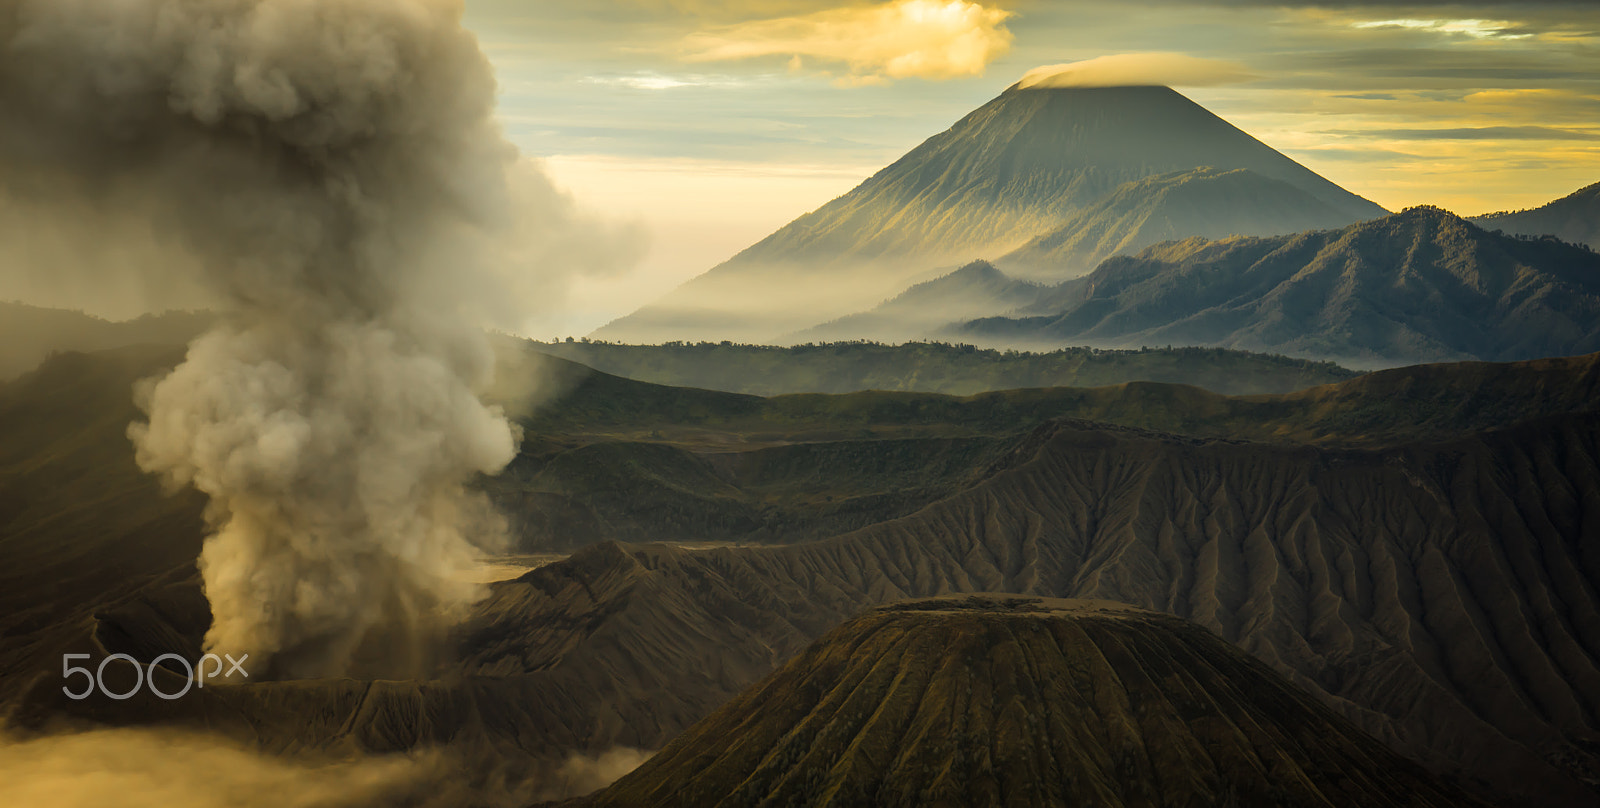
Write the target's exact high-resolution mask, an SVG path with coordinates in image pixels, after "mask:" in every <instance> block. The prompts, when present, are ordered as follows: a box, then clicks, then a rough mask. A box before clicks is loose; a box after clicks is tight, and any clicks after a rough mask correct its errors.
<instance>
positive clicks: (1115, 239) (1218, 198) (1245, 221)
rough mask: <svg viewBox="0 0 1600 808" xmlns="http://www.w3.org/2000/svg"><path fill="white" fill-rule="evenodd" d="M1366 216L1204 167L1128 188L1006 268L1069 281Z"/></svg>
mask: <svg viewBox="0 0 1600 808" xmlns="http://www.w3.org/2000/svg"><path fill="white" fill-rule="evenodd" d="M1359 218H1361V217H1356V216H1351V215H1349V213H1348V212H1347V210H1344V209H1341V208H1339V207H1335V206H1333V205H1329V204H1327V203H1325V202H1323V201H1322V200H1320V199H1318V198H1317V197H1316V196H1314V195H1313V194H1311V193H1309V192H1307V191H1305V190H1302V189H1301V188H1298V187H1296V186H1294V185H1292V184H1290V183H1288V182H1284V181H1282V180H1275V179H1270V178H1268V177H1265V176H1262V175H1261V174H1257V173H1256V172H1254V171H1251V170H1249V169H1243V168H1240V169H1234V170H1232V171H1219V170H1217V169H1213V168H1200V169H1195V170H1193V171H1179V172H1174V173H1171V174H1162V175H1160V176H1156V177H1146V178H1144V179H1140V180H1134V181H1133V182H1130V183H1127V184H1125V185H1123V186H1122V187H1120V188H1118V189H1116V190H1115V191H1112V192H1111V193H1110V194H1108V195H1106V196H1105V197H1102V198H1101V199H1099V200H1096V201H1095V202H1094V203H1093V204H1092V205H1090V206H1088V207H1086V208H1084V209H1082V210H1080V211H1078V212H1077V213H1074V214H1072V215H1070V216H1068V217H1067V219H1066V220H1065V221H1064V222H1062V223H1061V224H1060V225H1059V226H1057V227H1056V228H1055V229H1054V230H1052V231H1050V232H1049V233H1046V234H1045V235H1042V236H1039V237H1038V238H1035V239H1034V240H1032V241H1030V242H1028V243H1027V244H1025V245H1023V246H1022V247H1020V248H1018V249H1017V250H1016V251H1014V252H1012V253H1010V254H1008V255H1006V256H1004V257H1002V258H1001V259H1000V260H999V261H998V263H999V264H1000V265H1001V266H1003V267H1005V269H1006V270H1007V271H1008V272H1011V273H1013V274H1021V275H1023V276H1025V277H1033V278H1052V279H1062V278H1070V277H1075V276H1078V275H1082V274H1084V273H1086V272H1089V271H1090V270H1093V269H1094V268H1095V267H1097V266H1099V265H1100V262H1101V261H1104V260H1105V259H1107V258H1110V257H1111V256H1112V255H1117V254H1127V253H1133V252H1137V251H1139V250H1141V249H1144V248H1145V247H1148V246H1150V245H1152V244H1159V243H1161V242H1164V241H1177V240H1181V239H1185V238H1189V237H1191V236H1202V237H1204V238H1212V239H1215V238H1224V237H1227V236H1272V235H1278V234H1281V233H1299V232H1301V231H1303V230H1322V229H1328V228H1338V227H1344V226H1345V225H1348V224H1350V223H1351V222H1354V221H1356V220H1357V219H1359ZM993 313H1001V312H1000V311H999V310H994V312H993Z"/></svg>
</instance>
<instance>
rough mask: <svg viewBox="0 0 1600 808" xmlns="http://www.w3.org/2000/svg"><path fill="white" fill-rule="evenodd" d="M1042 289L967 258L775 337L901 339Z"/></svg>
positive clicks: (1030, 297) (1008, 305) (1000, 308)
mask: <svg viewBox="0 0 1600 808" xmlns="http://www.w3.org/2000/svg"><path fill="white" fill-rule="evenodd" d="M1045 294H1046V287H1044V286H1041V285H1039V284H1037V283H1030V282H1028V281H1023V280H1017V279H1015V278H1011V277H1009V276H1007V275H1006V274H1005V273H1003V272H1001V271H1000V270H998V269H995V268H994V265H993V264H990V263H989V262H988V261H973V262H972V263H970V264H968V265H966V266H964V267H962V268H960V269H958V270H956V271H954V272H952V273H950V274H948V275H941V276H940V277H938V278H935V279H933V280H931V281H923V282H922V283H919V284H916V285H914V286H912V287H911V288H910V289H907V290H906V291H904V292H901V293H900V294H898V295H896V296H894V297H892V298H890V299H888V300H885V301H884V302H882V303H879V304H878V305H877V306H874V307H873V308H872V309H870V310H868V311H864V312H860V313H857V314H851V315H847V316H845V317H840V318H839V319H837V320H830V321H829V322H826V323H823V324H821V325H816V326H812V327H811V328H807V329H804V330H801V331H796V332H794V333H792V334H785V335H783V336H781V337H779V338H778V340H777V341H778V342H779V343H782V344H795V343H800V342H832V341H837V340H877V341H881V342H906V341H908V340H914V339H920V338H924V337H927V336H928V335H929V334H932V333H934V332H935V331H937V330H939V329H940V328H941V327H943V326H944V325H946V324H948V323H952V322H959V321H964V320H971V319H974V318H977V317H985V316H988V315H992V314H1005V313H1008V312H1010V311H1012V310H1013V309H1015V308H1017V307H1019V306H1025V305H1027V304H1030V303H1033V302H1034V301H1036V300H1038V299H1039V298H1040V297H1041V296H1042V295H1045Z"/></svg>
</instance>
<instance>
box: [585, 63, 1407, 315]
mask: <svg viewBox="0 0 1600 808" xmlns="http://www.w3.org/2000/svg"><path fill="white" fill-rule="evenodd" d="M1202 166H1211V167H1214V168H1218V169H1223V170H1227V169H1236V168H1248V169H1250V170H1251V171H1253V172H1255V173H1256V174H1259V175H1261V176H1263V177H1267V178H1271V179H1274V180H1279V181H1282V182H1285V183H1288V184H1289V185H1292V186H1294V187H1295V188H1298V189H1300V190H1302V191H1304V192H1306V193H1307V194H1309V195H1310V196H1312V197H1314V198H1316V199H1317V200H1318V201H1320V202H1321V203H1322V204H1324V205H1326V206H1327V207H1329V208H1331V209H1332V210H1334V211H1337V212H1338V214H1339V215H1341V216H1344V217H1345V220H1346V221H1355V220H1359V219H1366V218H1371V217H1373V216H1380V215H1382V214H1383V213H1384V211H1383V209H1382V208H1379V207H1378V206H1377V205H1375V204H1373V203H1371V202H1369V201H1367V200H1365V199H1362V198H1360V197H1358V196H1355V195H1354V194H1351V193H1349V192H1348V191H1345V190H1344V189H1342V188H1339V187H1338V186H1336V185H1334V184H1333V183H1331V182H1329V181H1328V180H1326V179H1324V178H1322V177H1320V176H1318V175H1317V174H1315V173H1314V172H1312V171H1311V170H1309V169H1307V168H1305V167H1304V166H1302V165H1300V164H1298V163H1296V162H1294V161H1293V160H1291V159H1289V158H1288V157H1285V156H1284V155H1282V154H1280V153H1279V152H1277V151H1274V150H1273V149H1272V148H1270V147H1268V146H1266V145H1265V144H1263V143H1261V142H1260V141H1258V140H1256V139H1255V138H1253V137H1250V136H1249V135H1247V134H1245V133H1244V132H1241V131H1239V130H1238V129H1237V128H1235V127H1233V126H1232V125H1230V124H1229V123H1227V122H1226V121H1224V120H1222V119H1221V118H1218V117H1217V116H1215V115H1213V114H1211V113H1210V112H1208V111H1206V110H1205V109H1204V108H1202V107H1200V106H1199V105H1197V104H1195V103H1194V102H1192V101H1190V100H1189V99H1187V98H1184V97H1183V96H1182V95H1179V94H1178V93H1176V92H1174V91H1172V90H1171V89H1168V88H1165V87H1100V88H1044V89H1041V88H1034V89H1019V88H1018V87H1012V88H1011V89H1008V90H1006V91H1005V92H1004V93H1002V94H1001V95H1000V96H999V97H997V98H995V99H994V100H993V101H990V102H989V103H987V104H985V105H984V106H982V107H980V108H979V109H977V110H976V111H974V112H972V113H971V114H969V115H968V116H966V117H965V118H963V119H961V120H960V121H958V122H957V123H956V124H955V125H954V126H952V127H951V128H950V129H948V130H946V131H945V132H942V133H940V134H938V135H935V136H933V137H932V138H929V139H928V140H927V141H925V142H924V143H923V144H922V145H920V146H918V147H917V148H915V149H913V150H912V151H910V152H909V153H907V154H906V155H905V156H904V157H901V158H900V159H899V160H897V161H895V162H894V163H893V164H892V165H890V166H889V167H887V168H885V169H883V170H882V171H879V172H878V173H877V174H874V175H873V176H872V177H870V178H869V179H867V180H866V181H865V182H863V183H862V184H861V185H859V186H857V187H856V188H855V189H854V190H852V191H850V192H849V193H847V194H845V195H844V196H841V197H839V198H837V199H835V200H833V201H832V202H829V203H828V204H826V205H824V206H822V207H821V208H819V209H817V210H815V211H813V212H811V213H808V214H806V215H804V216H801V217H800V218H798V219H796V220H795V221H793V222H791V223H789V224H788V225H786V226H784V227H783V228H782V229H780V230H778V231H777V232H775V233H773V234H772V235H770V236H768V237H767V238H765V239H763V240H761V241H760V242H758V243H756V244H754V245H752V246H751V247H749V248H748V249H746V250H744V251H743V252H741V253H739V254H738V255H736V256H734V257H733V258H731V259H729V260H728V261H727V262H725V263H723V264H721V265H720V266H717V267H715V268H714V269H712V270H710V271H709V272H707V273H705V274H704V275H701V276H699V277H697V278H695V279H693V280H691V281H689V282H688V283H686V284H684V285H683V286H681V287H679V288H678V289H676V290H675V291H673V292H672V293H671V294H669V295H667V296H666V297H664V298H662V299H661V300H660V301H658V302H656V303H654V304H651V305H649V306H646V307H644V308H642V309H640V310H639V311H636V312H634V313H633V314H630V315H628V316H626V317H623V318H621V319H619V320H616V321H614V322H612V323H610V324H608V325H607V326H605V327H604V328H601V329H599V330H598V331H596V332H595V336H597V337H600V338H604V339H608V340H615V341H621V342H660V341H665V340H673V339H690V340H694V339H735V340H740V341H746V342H759V341H770V340H772V339H773V338H775V337H777V336H779V335H781V334H786V333H789V332H792V331H795V330H798V329H801V328H806V327H809V326H811V325H815V324H817V323H819V322H826V321H828V320H832V319H835V318H838V317H842V316H845V315H848V314H851V313H854V312H858V311H863V310H865V309H867V308H870V307H871V306H872V305H874V304H875V303H877V302H878V301H880V300H883V299H886V298H888V297H891V296H893V295H894V294H896V293H898V292H900V291H902V290H904V289H905V288H906V286H908V285H909V284H911V283H913V282H916V281H918V280H925V279H927V274H928V271H929V268H930V267H938V266H952V265H961V264H965V263H967V262H970V261H972V260H975V259H980V258H991V259H992V258H994V257H996V256H999V255H1003V254H1005V253H1007V252H1010V251H1011V250H1013V249H1016V248H1017V247H1020V246H1022V245H1023V244H1026V243H1027V242H1028V241H1030V240H1031V239H1033V238H1035V237H1037V236H1040V235H1043V234H1045V233H1048V232H1050V231H1052V230H1053V229H1055V228H1056V227H1058V226H1059V225H1060V224H1061V223H1062V221H1063V220H1064V219H1066V218H1067V217H1068V216H1070V215H1072V214H1074V213H1076V212H1077V211H1078V210H1080V209H1081V208H1084V207H1086V206H1088V205H1090V204H1092V203H1093V202H1094V201H1095V200H1097V199H1099V198H1100V197H1102V196H1104V195H1106V194H1107V193H1110V192H1111V191H1112V190H1114V189H1116V188H1117V187H1118V186H1121V185H1123V184H1124V183H1127V182H1129V181H1132V180H1137V179H1141V178H1144V177H1148V176H1151V175H1154V174H1163V173H1168V172H1173V171H1187V170H1191V169H1195V168H1199V167H1202Z"/></svg>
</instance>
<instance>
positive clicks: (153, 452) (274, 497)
mask: <svg viewBox="0 0 1600 808" xmlns="http://www.w3.org/2000/svg"><path fill="white" fill-rule="evenodd" d="M460 15H461V4H460V3H459V2H447V1H446V0H118V1H117V2H112V0H0V174H3V175H4V179H0V185H3V186H4V187H3V188H0V192H3V193H4V194H5V195H6V197H7V198H8V199H10V200H11V201H12V202H13V204H17V200H21V201H22V202H21V204H25V205H26V206H27V207H28V208H29V209H30V210H32V211H35V212H38V211H44V212H46V213H48V214H50V215H52V216H54V217H56V218H57V219H58V220H59V219H61V218H62V217H65V216H81V217H83V218H84V219H85V220H89V221H94V220H101V221H118V222H122V221H125V220H129V219H132V220H135V221H137V222H138V223H139V224H140V226H141V227H146V228H148V229H149V230H150V231H151V232H153V233H155V236H156V240H157V241H159V242H161V243H163V244H167V245H170V246H172V249H173V251H174V255H175V256H176V255H178V254H181V255H182V256H183V257H184V258H185V260H182V261H178V260H175V261H174V262H173V263H172V264H171V265H169V266H164V267H162V268H161V269H160V270H159V271H161V272H169V273H182V272H189V273H191V274H192V275H193V277H181V278H174V281H175V282H176V281H182V282H184V283H192V284H197V285H198V286H200V287H202V288H204V289H205V290H206V292H207V294H209V295H210V296H211V297H212V298H213V299H214V300H215V301H217V304H218V307H219V308H221V309H223V310H224V311H226V312H227V315H226V316H225V318H224V319H223V321H222V324H221V325H219V326H218V327H217V328H216V329H214V330H213V331H211V332H210V333H208V334H206V335H204V336H203V337H201V338H200V339H198V340H197V341H195V342H194V343H193V344H192V345H191V346H190V349H189V353H188V356H187V358H186V359H185V361H184V362H183V363H182V364H181V365H180V366H178V367H177V368H176V369H175V370H174V371H173V372H172V373H171V374H170V375H168V376H166V377H165V378H162V379H159V380H151V381H150V382H149V383H147V384H145V385H144V386H142V388H141V389H140V390H139V391H138V393H137V397H138V400H139V403H140V405H141V407H142V408H143V409H144V411H145V412H146V413H147V414H148V417H149V420H148V422H144V423H136V424H134V425H133V426H132V427H131V428H130V430H129V434H130V436H131V437H132V439H133V441H134V444H135V446H136V449H137V458H138V462H139V464H140V466H141V467H143V468H144V469H145V470H147V471H149V472H152V473H158V474H160V475H162V476H163V477H164V478H166V479H167V480H168V481H169V482H170V483H171V484H173V485H174V486H183V485H192V486H194V487H196V488H198V489H200V490H201V491H204V492H206V493H207V494H209V495H210V508H209V511H208V514H207V517H208V520H209V523H210V525H211V527H212V531H213V532H212V535H211V536H210V537H209V538H208V540H207V542H206V544H205V549H204V551H203V553H202V556H201V559H200V569H201V572H202V575H203V577H204V581H205V589H206V594H207V597H208V598H209V599H210V601H211V607H212V613H213V616H214V623H213V626H212V628H211V630H210V633H209V634H208V635H207V638H206V644H207V648H208V650H213V651H217V652H219V653H221V652H227V653H231V654H233V655H234V656H236V657H237V656H239V655H241V654H246V653H248V654H250V655H251V656H250V659H251V668H252V670H261V669H263V667H265V666H266V665H267V664H268V663H269V661H270V667H271V670H272V671H274V672H275V673H278V674H280V675H287V676H310V675H323V674H332V673H338V672H344V671H348V670H350V669H351V666H352V664H353V660H356V659H364V658H366V657H367V655H369V654H370V653H372V652H373V651H374V649H387V650H388V651H394V650H396V649H399V650H400V651H402V652H405V651H406V650H407V648H408V645H407V642H402V640H407V641H409V640H408V638H412V637H414V636H418V635H419V634H425V633H426V630H427V629H428V627H429V626H431V625H435V624H436V622H437V621H438V620H439V619H441V618H443V619H449V618H450V617H451V616H453V615H455V614H457V613H459V611H460V610H461V609H462V608H463V607H464V606H465V605H466V604H468V603H469V602H470V601H471V600H472V599H473V598H474V597H475V595H476V587H475V586H474V585H472V584H470V583H465V581H466V580H467V579H468V577H469V576H466V575H463V574H462V572H463V568H464V567H467V566H468V565H470V564H472V563H473V562H472V559H473V556H474V544H475V543H478V544H482V543H484V542H487V541H491V540H492V539H493V538H494V535H495V533H496V531H497V530H499V529H500V528H499V526H498V525H499V523H498V520H497V519H496V518H495V516H494V514H493V513H492V512H491V511H490V509H489V508H488V507H487V504H486V502H485V501H484V500H482V498H481V497H479V496H477V495H474V494H472V493H470V492H469V491H468V489H467V487H466V484H467V483H468V482H469V481H470V480H471V479H472V478H473V477H474V476H475V475H478V474H490V473H494V472H496V471H498V470H499V469H501V468H502V467H504V466H505V464H506V463H507V462H509V461H510V459H511V458H512V457H513V455H514V453H515V446H516V441H517V435H516V429H515V428H514V426H513V425H512V424H510V423H509V422H508V421H507V420H506V418H505V417H503V415H502V414H501V413H500V412H499V411H498V410H495V409H493V408H490V407H486V406H484V405H483V404H482V403H480V401H479V400H478V398H477V396H476V395H475V391H476V390H479V389H482V388H483V387H484V386H485V385H487V384H488V383H489V382H490V381H491V378H490V377H491V375H492V374H493V358H492V354H491V352H490V350H489V348H488V345H487V342H486V338H485V336H484V334H483V331H482V327H483V326H484V325H486V324H492V323H500V322H503V321H504V318H505V317H506V316H507V315H509V314H512V313H514V312H515V311H516V308H517V304H518V301H524V300H527V299H528V298H529V296H532V295H548V294H549V293H551V292H552V291H553V290H554V289H555V287H556V286H558V280H557V279H556V276H558V275H559V274H560V272H567V271H571V270H573V269H575V268H576V269H582V268H585V267H596V266H602V265H606V264H608V263H611V262H615V261H618V260H621V259H622V258H623V257H625V256H624V255H623V254H624V253H625V252H626V250H625V249H622V250H619V249H618V248H616V247H615V244H616V243H617V242H616V240H608V239H604V238H595V239H591V240H588V241H592V242H593V243H595V244H607V245H608V246H603V247H595V248H593V249H590V248H589V247H588V246H587V245H586V244H585V243H584V242H585V241H586V240H585V239H582V238H579V237H577V235H575V234H578V235H581V234H582V233H583V232H584V231H583V226H582V225H581V223H578V222H574V221H566V220H559V219H561V217H564V216H569V215H570V211H569V210H568V207H567V202H566V200H565V199H564V198H562V197H560V195H559V194H557V193H556V192H555V191H554V190H553V189H551V188H550V186H549V184H548V181H547V180H545V179H544V178H543V176H542V175H540V174H537V173H536V172H533V171H529V170H527V164H525V163H519V162H518V158H517V154H516V152H515V150H514V149H513V148H512V147H510V146H509V145H508V144H507V143H506V142H505V141H504V139H503V137H502V136H501V134H500V132H499V129H498V128H497V126H496V125H495V123H494V121H493V118H492V110H493V102H494V90H495V85H494V79H493V75H492V72H491V70H490V68H489V65H488V63H487V61H486V60H485V58H484V56H483V55H482V53H481V52H480V50H479V48H478V46H477V43H476V41H475V39H474V38H473V37H472V36H471V35H470V34H469V33H468V32H466V31H465V30H464V29H463V28H462V27H461V24H460ZM528 213H533V214H538V215H540V216H542V218H540V219H539V220H538V221H535V222H533V223H531V224H530V223H528V222H527V221H526V220H525V219H523V218H519V217H521V216H522V215H523V214H528ZM552 217H554V218H552ZM558 220H559V221H558ZM538 238H544V239H545V241H544V242H539V243H531V242H529V239H535V240H537V239H538ZM529 261H532V262H533V263H535V264H537V265H536V266H529V265H528V262H529ZM558 265H559V267H560V272H557V271H555V270H553V269H552V267H554V266H558ZM175 267H176V268H175ZM188 267H192V269H185V268H188ZM497 318H499V319H498V320H497ZM400 655H401V656H407V654H406V653H402V654H400ZM392 661H393V660H391V662H392Z"/></svg>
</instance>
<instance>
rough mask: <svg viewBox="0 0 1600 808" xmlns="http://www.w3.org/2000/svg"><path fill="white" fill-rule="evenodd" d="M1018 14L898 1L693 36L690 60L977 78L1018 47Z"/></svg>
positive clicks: (856, 74)
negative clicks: (770, 59)
mask: <svg viewBox="0 0 1600 808" xmlns="http://www.w3.org/2000/svg"><path fill="white" fill-rule="evenodd" d="M1009 17H1011V12H1009V11H1005V10H1002V9H998V8H990V7H987V6H983V5H980V4H978V3H969V2H966V1H965V0H893V2H888V3H881V4H877V5H872V6H864V7H844V8H834V9H829V10H826V11H819V12H814V13H811V14H805V15H802V16H795V17H781V18H776V19H766V20H757V21H754V22H747V23H740V24H737V25H729V26H723V27H720V28H716V29H713V30H709V31H703V32H700V33H696V34H692V35H690V36H689V37H688V38H687V39H685V41H684V46H685V48H686V49H687V54H686V56H685V57H684V58H685V59H687V60H688V61H691V62H717V61H733V60H740V59H753V58H759V57H766V56H781V57H786V58H788V59H790V60H791V64H798V63H795V62H793V60H794V59H795V58H796V57H799V58H801V59H815V60H818V61H821V62H823V63H843V64H844V65H845V66H846V67H847V68H848V69H849V73H848V75H846V76H845V77H844V78H842V79H841V80H840V81H839V83H840V84H843V85H846V86H859V85H867V84H882V83H884V82H887V81H889V80H892V79H903V78H920V79H933V80H939V79H952V78H960V77H963V76H978V75H982V74H983V70H984V68H985V67H987V66H988V64H989V63H990V62H992V61H993V60H995V59H996V58H998V57H999V56H1000V55H1001V54H1003V53H1005V52H1006V51H1007V50H1008V49H1009V48H1010V47H1011V39H1012V37H1011V32H1010V31H1008V30H1006V28H1005V21H1006V20H1007V19H1008V18H1009Z"/></svg>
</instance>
